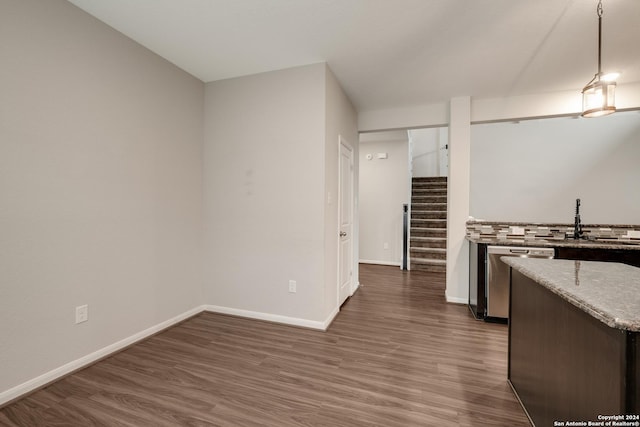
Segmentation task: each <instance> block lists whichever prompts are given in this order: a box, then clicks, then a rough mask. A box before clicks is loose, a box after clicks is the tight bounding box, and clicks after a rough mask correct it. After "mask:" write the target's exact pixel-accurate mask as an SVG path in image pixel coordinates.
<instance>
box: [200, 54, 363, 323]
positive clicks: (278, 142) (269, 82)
mask: <svg viewBox="0 0 640 427" xmlns="http://www.w3.org/2000/svg"><path fill="white" fill-rule="evenodd" d="M329 72H330V71H329V70H328V69H327V67H326V65H325V64H315V65H309V66H303V67H297V68H292V69H287V70H281V71H274V72H269V73H263V74H258V75H253V76H247V77H240V78H235V79H229V80H223V81H218V82H213V83H209V84H207V85H206V95H205V98H206V101H205V121H206V125H205V147H204V168H205V184H204V187H205V189H204V203H205V218H204V220H205V231H204V238H205V266H206V270H205V298H206V301H207V303H208V304H210V305H212V306H215V307H214V308H215V309H216V310H219V311H225V312H233V313H237V314H244V315H250V316H254V317H262V318H269V319H272V320H283V321H287V322H290V323H298V324H302V325H305V326H311V327H322V325H323V324H324V322H326V321H327V312H329V311H333V310H331V307H329V305H328V304H329V303H328V302H326V301H325V299H328V298H330V295H331V293H332V292H335V290H337V269H336V264H335V263H336V262H337V241H335V240H334V238H331V241H328V240H327V239H328V236H329V235H330V234H331V232H329V231H326V230H325V228H326V229H327V230H330V229H331V226H332V225H335V224H337V223H336V221H337V203H335V202H333V203H332V205H331V206H328V200H327V198H326V193H327V192H328V191H337V161H338V157H337V146H338V136H337V135H338V133H341V132H345V135H344V136H345V138H350V137H351V138H354V135H355V127H356V124H355V114H354V113H353V111H349V106H348V105H347V101H346V97H344V98H342V97H341V96H340V95H339V94H338V93H337V90H338V89H337V88H336V87H335V85H334V84H333V83H330V84H329V83H328V82H331V79H332V77H328V76H327V73H329ZM328 108H336V109H337V110H340V111H345V112H346V114H347V115H348V114H350V115H351V116H352V117H351V119H349V118H346V119H344V122H342V121H341V120H339V119H338V118H336V116H338V115H340V113H337V112H336V113H333V114H335V115H336V116H332V117H333V118H332V119H331V120H330V121H329V120H327V117H326V113H327V109H328ZM337 110H336V111H337ZM350 121H351V123H349V122H350ZM350 142H352V143H353V144H354V145H355V146H356V148H357V141H353V140H352V141H350ZM334 143H335V145H333V144H334ZM334 154H335V158H333V157H334ZM336 194H337V193H336ZM334 200H335V197H334ZM337 231H338V230H337V225H336V227H335V230H333V231H332V232H335V233H336V235H337ZM334 243H335V245H334ZM331 257H332V259H331V260H328V258H331ZM325 258H327V260H326V261H325ZM289 280H295V281H297V292H296V293H289V291H288V283H289ZM328 284H331V286H333V287H335V289H331V290H326V289H325V286H329V285H328ZM334 295H335V294H334ZM336 303H337V298H336V301H335V303H334V306H333V308H335V305H336Z"/></svg>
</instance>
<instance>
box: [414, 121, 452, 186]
mask: <svg viewBox="0 0 640 427" xmlns="http://www.w3.org/2000/svg"><path fill="white" fill-rule="evenodd" d="M409 138H410V141H411V142H410V146H411V148H410V151H411V175H412V176H414V177H433V176H448V175H449V162H448V155H447V151H448V150H447V144H448V142H449V128H447V127H437V128H424V129H412V130H410V131H409Z"/></svg>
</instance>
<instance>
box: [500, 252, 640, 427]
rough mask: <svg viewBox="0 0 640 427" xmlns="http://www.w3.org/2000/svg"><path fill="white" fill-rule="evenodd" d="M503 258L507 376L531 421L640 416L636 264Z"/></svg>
mask: <svg viewBox="0 0 640 427" xmlns="http://www.w3.org/2000/svg"><path fill="white" fill-rule="evenodd" d="M502 261H503V262H505V263H507V264H508V265H509V266H511V301H510V312H509V316H510V321H509V367H508V378H509V382H510V384H511V386H512V388H513V389H514V391H515V393H516V395H517V396H518V398H519V399H520V402H521V403H522V406H523V407H524V409H525V410H526V412H527V414H528V416H529V418H530V419H531V421H532V423H533V424H534V425H536V426H553V425H570V424H566V423H567V421H569V422H585V424H584V425H587V423H588V422H589V421H591V422H600V421H603V419H602V417H605V416H612V415H622V416H623V420H624V416H629V417H631V418H632V419H630V420H629V421H632V422H635V421H639V420H638V419H636V418H633V416H634V415H637V414H638V413H639V412H640V395H639V393H638V391H639V389H640V339H639V333H640V269H639V268H636V267H633V266H629V265H625V264H618V263H610V262H595V261H574V260H558V259H555V260H552V259H535V258H514V257H504V258H502ZM554 423H556V424H554ZM591 425H594V424H591ZM596 425H597V424H596ZM630 425H631V424H630Z"/></svg>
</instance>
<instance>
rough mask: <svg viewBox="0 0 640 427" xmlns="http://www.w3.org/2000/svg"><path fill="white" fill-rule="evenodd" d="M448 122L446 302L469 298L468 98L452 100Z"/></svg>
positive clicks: (463, 300) (469, 101) (460, 301)
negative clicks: (467, 233) (467, 238)
mask: <svg viewBox="0 0 640 427" xmlns="http://www.w3.org/2000/svg"><path fill="white" fill-rule="evenodd" d="M450 109H451V123H450V124H449V171H450V173H449V179H448V180H447V190H448V191H447V207H448V212H447V276H446V281H447V286H446V290H445V294H446V298H447V301H449V302H456V303H463V304H464V303H466V302H468V300H469V243H468V242H467V240H466V238H465V236H466V222H467V218H468V216H469V162H470V151H471V149H470V141H471V138H470V133H471V130H470V122H471V120H470V116H471V99H470V98H469V97H458V98H453V99H452V100H451V107H450Z"/></svg>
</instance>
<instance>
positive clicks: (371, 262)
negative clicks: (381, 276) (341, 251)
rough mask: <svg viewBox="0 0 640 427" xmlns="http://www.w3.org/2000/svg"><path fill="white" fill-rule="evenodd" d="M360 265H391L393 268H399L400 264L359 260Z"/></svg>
mask: <svg viewBox="0 0 640 427" xmlns="http://www.w3.org/2000/svg"><path fill="white" fill-rule="evenodd" d="M360 264H376V265H391V266H393V267H400V266H401V265H402V263H400V262H393V261H376V260H372V259H361V260H360Z"/></svg>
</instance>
